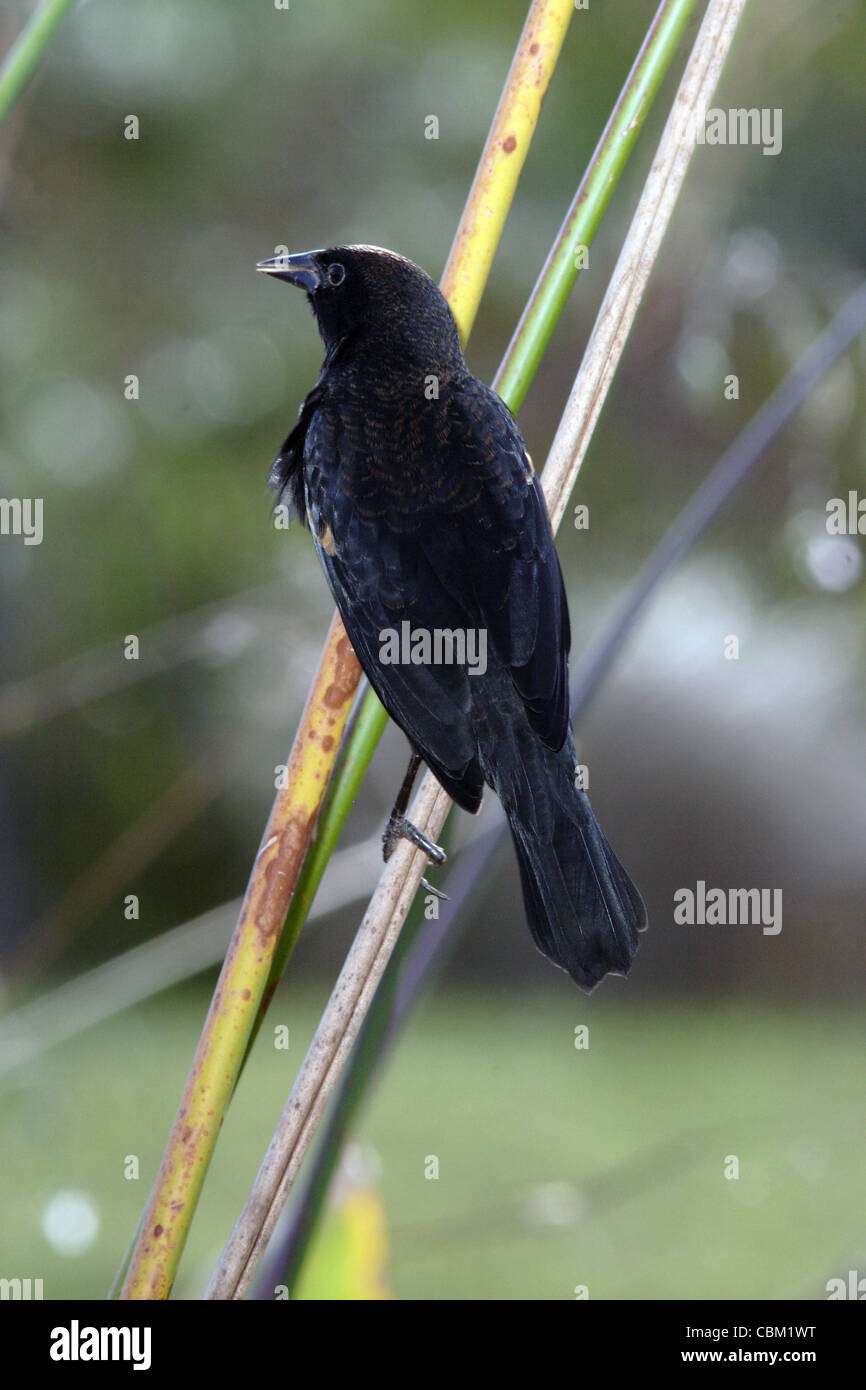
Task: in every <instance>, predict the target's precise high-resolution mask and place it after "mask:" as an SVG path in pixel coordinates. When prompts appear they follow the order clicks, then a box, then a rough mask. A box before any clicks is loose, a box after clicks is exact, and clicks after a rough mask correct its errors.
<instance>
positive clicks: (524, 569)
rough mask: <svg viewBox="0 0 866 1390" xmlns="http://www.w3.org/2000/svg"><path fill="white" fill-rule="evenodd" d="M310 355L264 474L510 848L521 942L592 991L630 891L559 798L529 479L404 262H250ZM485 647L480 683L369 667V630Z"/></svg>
mask: <svg viewBox="0 0 866 1390" xmlns="http://www.w3.org/2000/svg"><path fill="white" fill-rule="evenodd" d="M260 269H262V270H265V271H267V272H268V273H270V274H273V275H277V276H278V277H279V278H282V279H285V280H287V281H289V282H290V283H292V284H296V285H299V286H300V287H301V288H303V289H305V290H306V292H307V295H308V298H309V301H310V304H311V305H312V308H313V311H314V313H315V316H316V319H317V322H318V325H319V330H320V332H321V335H322V339H323V341H324V344H325V348H326V357H325V362H324V365H323V367H322V371H321V374H320V376H319V380H318V381H317V383H316V385H315V387H314V388H313V390H312V391H311V392H310V394H309V395H308V396H307V398H306V400H305V401H304V403H303V405H302V407H301V411H300V416H299V418H298V422H297V424H296V425H295V427H294V429H293V430H292V432H291V433H290V434H289V436H288V438H287V439H286V441H285V443H284V444H283V446H282V448H281V449H280V451H279V454H278V455H277V458H276V460H275V462H274V464H273V467H272V470H271V476H270V480H271V483H272V485H273V486H274V488H275V489H276V491H277V494H278V500H279V501H282V502H286V501H288V502H290V503H291V505H292V506H293V508H294V510H295V511H296V512H297V515H298V517H299V518H300V520H301V521H302V522H303V523H304V524H305V525H307V526H308V527H309V529H310V531H311V533H312V536H313V540H314V542H315V545H316V549H317V551H318V554H319V558H320V560H321V563H322V566H323V568H324V570H325V574H326V576H327V579H328V583H329V585H330V587H331V591H332V593H333V595H334V599H335V600H336V603H337V607H338V608H339V610H340V614H341V616H342V618H343V622H344V623H345V626H346V630H347V632H348V634H349V637H350V639H351V642H352V645H353V647H354V648H355V651H356V652H357V655H358V658H359V660H360V662H361V665H362V667H363V668H364V671H365V672H366V674H367V677H368V679H369V681H370V683H371V685H372V686H373V688H374V689H375V690H376V692H377V694H378V695H379V698H380V699H381V701H382V703H383V704H384V706H385V708H386V709H387V710H388V712H389V714H390V715H391V717H392V718H393V719H394V720H395V721H396V723H397V724H399V726H400V727H401V728H402V729H403V731H404V733H405V734H406V736H407V737H408V739H409V742H410V744H411V745H412V747H413V749H414V750H415V751H416V752H417V753H418V754H420V756H421V757H422V758H423V759H424V761H425V762H426V763H427V765H428V766H429V767H430V768H431V770H432V771H433V772H434V773H435V775H436V777H437V778H438V780H439V781H440V782H441V783H442V785H443V787H445V789H446V790H447V791H448V792H449V794H450V795H451V796H452V797H453V798H454V800H455V801H456V802H457V803H458V805H460V806H462V807H464V808H465V809H466V810H468V811H475V810H477V809H478V806H479V805H480V802H481V795H482V791H483V787H484V784H485V783H487V784H488V785H490V786H491V787H492V788H493V789H494V791H495V792H496V793H497V795H498V796H499V798H500V800H501V802H502V804H503V807H504V809H505V812H506V814H507V817H508V821H509V824H510V827H511V831H512V836H513V839H514V844H515V849H516V851H517V858H518V863H519V866H520V875H521V881H522V885H523V894H524V900H525V905H526V912H527V917H528V919H529V925H530V928H531V930H532V934H533V936H534V938H535V941H536V944H537V945H538V947H539V949H540V950H541V951H543V952H544V954H545V955H546V956H548V957H550V959H551V960H553V961H554V962H555V963H556V964H557V965H559V966H562V967H563V968H564V969H566V970H568V971H569V973H570V974H571V975H572V977H573V978H574V979H575V980H576V981H577V982H578V984H580V985H582V986H583V987H584V988H587V989H591V988H592V987H593V986H594V985H595V984H596V983H597V982H598V981H599V980H600V979H601V978H602V976H603V975H605V974H606V973H608V972H621V973H625V972H627V971H628V968H629V965H630V963H631V960H632V957H633V955H634V952H635V950H636V949H637V940H638V938H637V933H638V932H639V931H640V930H641V929H642V928H643V927H644V926H645V925H646V917H645V910H644V906H643V902H642V901H641V898H640V895H639V894H638V892H637V890H636V889H635V887H634V885H633V884H632V883H631V880H630V879H629V877H628V875H627V874H626V873H625V871H624V870H623V868H622V867H621V865H620V864H619V862H618V860H617V859H616V856H615V855H614V853H613V851H612V850H611V848H610V846H609V845H608V843H607V840H606V839H605V837H604V835H603V834H602V831H601V829H600V827H599V825H598V823H597V821H596V819H595V816H594V815H593V812H592V808H591V806H590V804H589V799H588V797H587V796H586V794H585V793H584V792H583V791H581V790H579V789H577V788H576V786H575V772H576V756H575V749H574V742H573V739H572V735H571V729H570V724H569V699H568V651H569V645H570V631H569V621H568V608H567V603H566V597H565V590H564V587H563V582H562V574H561V571H560V567H559V561H558V558H557V554H556V549H555V546H554V541H553V534H552V531H551V527H550V522H549V519H548V515H547V510H546V507H545V504H544V498H543V495H542V492H541V487H540V485H539V482H538V479H537V477H536V475H535V473H534V471H533V468H532V464H531V461H530V459H529V455H528V453H527V451H526V447H525V445H524V443H523V440H522V438H521V435H520V431H519V430H518V428H517V425H516V423H515V421H514V419H513V417H512V415H511V413H510V412H509V410H508V409H507V407H506V406H505V404H504V403H503V401H502V400H500V398H499V397H498V396H497V395H496V393H495V392H494V391H492V390H491V389H490V388H489V387H488V386H486V385H484V383H483V382H481V381H479V380H477V378H475V377H474V376H472V374H471V373H470V372H469V370H468V368H467V366H466V363H465V361H464V359H463V353H462V351H461V348H460V342H459V338H458V334H457V328H456V325H455V322H454V318H453V316H452V314H451V311H450V309H449V307H448V305H447V303H446V301H445V299H444V297H443V296H442V294H441V292H440V291H439V289H438V287H437V286H436V285H435V284H434V282H433V281H432V280H431V279H430V278H429V276H427V275H426V274H425V273H424V272H423V271H422V270H420V269H419V268H418V267H417V266H415V265H413V264H412V262H410V261H408V260H405V259H404V258H403V257H401V256H396V255H394V254H392V253H391V252H388V251H383V250H380V249H379V248H376V247H365V246H350V247H333V248H331V249H329V250H325V251H315V252H309V253H304V254H303V255H299V256H291V257H283V258H278V259H276V260H274V261H267V262H263V263H262V264H261V266H260ZM407 621H408V623H409V624H410V628H411V630H412V631H416V630H419V631H426V632H433V631H435V630H447V631H456V630H460V631H463V632H467V631H468V632H473V633H476V634H479V633H481V632H483V633H484V634H485V637H484V640H485V641H486V669H484V670H483V672H482V671H481V669H480V663H477V664H478V665H479V669H478V670H477V671H476V672H475V673H474V674H473V673H472V667H471V664H467V663H464V664H448V663H447V662H444V663H441V664H433V663H424V662H421V663H416V662H406V663H399V662H397V663H395V662H388V661H384V660H383V659H382V653H383V633H385V632H386V631H389V630H401V624H403V623H405V622H407Z"/></svg>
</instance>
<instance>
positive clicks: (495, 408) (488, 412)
mask: <svg viewBox="0 0 866 1390" xmlns="http://www.w3.org/2000/svg"><path fill="white" fill-rule="evenodd" d="M451 409H452V418H453V420H454V424H453V427H452V433H453V435H454V437H455V447H456V448H457V450H458V452H459V458H460V462H461V467H463V468H465V469H466V478H467V491H466V495H465V497H460V498H459V499H457V505H453V504H452V508H451V512H450V515H451V519H452V525H451V526H450V527H449V528H448V530H447V531H446V530H445V528H437V529H435V530H434V529H433V528H427V529H426V530H425V531H424V532H422V534H421V544H422V545H423V546H424V547H425V549H427V551H428V553H429V555H430V558H431V560H432V561H433V562H434V563H437V561H438V563H437V569H438V572H439V573H440V574H441V575H442V576H443V579H444V582H448V579H447V577H448V576H449V575H460V576H466V575H468V576H470V577H471V583H472V590H473V592H472V601H471V603H470V607H471V608H472V609H473V611H476V612H477V613H478V614H480V615H481V616H480V621H482V622H483V623H484V625H485V626H486V627H487V631H488V642H489V643H491V644H492V645H493V646H494V647H495V649H496V651H497V653H498V655H499V657H500V659H501V660H502V662H503V664H504V665H505V666H506V667H507V668H508V670H509V671H510V673H511V677H512V679H513V681H514V685H515V686H516V688H517V690H518V692H519V694H520V697H521V699H522V700H523V703H524V705H525V707H526V711H527V715H528V717H529V721H530V723H531V724H532V726H533V728H534V729H535V730H536V732H537V733H538V734H539V736H540V738H541V739H542V740H543V741H544V743H545V744H547V745H548V746H549V747H550V748H553V749H559V748H561V747H562V745H563V743H564V742H565V738H566V734H567V732H568V725H569V696H568V651H569V647H570V644H571V633H570V628H569V621H568V604H567V601H566V597H565V587H564V585H563V580H562V571H561V569H560V565H559V558H558V556H557V553H556V547H555V545H554V540H553V532H552V530H551V526H550V521H549V518H548V514H547V506H546V504H545V501H544V494H543V493H542V490H541V485H540V483H539V481H538V478H537V476H536V474H535V472H534V470H533V467H532V463H531V460H530V459H529V455H528V454H527V452H526V446H525V445H524V443H523V439H522V438H521V435H520V431H519V430H518V428H517V425H516V423H515V421H514V419H513V417H512V415H511V413H510V411H509V410H508V408H507V406H506V405H505V404H504V402H503V401H501V400H500V398H499V397H498V396H497V395H496V393H495V392H494V391H492V390H491V389H490V388H489V387H487V386H484V385H483V384H482V383H481V382H479V381H476V380H475V379H474V378H470V379H469V383H468V385H467V386H465V387H464V389H463V391H462V393H461V394H459V395H458V396H457V397H456V398H455V400H454V401H453V403H452V407H451ZM445 546H448V547H449V548H450V550H451V555H450V557H446V556H445V555H444V554H443V548H444V547H445ZM463 582H465V580H464V581H463Z"/></svg>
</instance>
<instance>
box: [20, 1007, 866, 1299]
mask: <svg viewBox="0 0 866 1390" xmlns="http://www.w3.org/2000/svg"><path fill="white" fill-rule="evenodd" d="M627 991H628V987H626V986H622V985H621V986H620V988H619V990H618V991H617V994H618V996H619V997H618V998H617V999H616V1001H615V1002H614V1003H613V1004H611V1000H610V996H609V995H608V996H607V997H602V996H601V995H598V996H596V997H594V998H592V999H586V998H584V997H582V996H581V997H577V996H576V995H574V994H571V995H565V994H563V995H561V996H559V997H558V998H555V999H551V997H550V995H549V993H547V992H545V993H542V994H539V993H538V992H537V991H533V990H530V991H526V992H524V993H523V994H522V995H520V996H518V995H510V996H509V995H505V994H503V993H501V992H500V993H494V994H489V993H488V994H487V995H486V996H480V995H478V994H477V993H475V992H473V993H463V992H460V991H456V990H455V991H452V992H451V994H450V995H449V997H448V998H447V999H446V1000H431V1001H430V1002H429V1003H428V1004H426V1005H425V1006H424V1008H423V1009H422V1010H421V1011H420V1013H419V1015H418V1016H416V1018H415V1020H414V1022H413V1024H412V1026H411V1027H410V1028H409V1030H408V1032H407V1034H406V1036H405V1037H404V1038H403V1040H402V1042H401V1046H400V1048H399V1049H398V1050H397V1052H396V1053H395V1054H394V1057H393V1060H392V1063H391V1066H390V1067H389V1069H388V1071H387V1073H386V1074H385V1076H384V1077H383V1080H382V1084H381V1087H380V1089H379V1090H378V1092H377V1094H376V1095H375V1097H374V1099H373V1104H372V1106H371V1108H370V1111H369V1113H368V1114H367V1116H366V1117H365V1119H364V1121H363V1123H362V1125H361V1131H360V1137H361V1138H362V1139H363V1142H364V1146H365V1158H364V1165H363V1166H362V1167H361V1168H360V1170H359V1169H358V1165H357V1161H355V1162H354V1164H353V1165H350V1168H349V1173H348V1176H347V1180H346V1181H345V1182H344V1184H343V1186H342V1192H341V1194H340V1195H339V1196H338V1199H337V1205H336V1208H335V1209H334V1208H332V1212H331V1215H330V1219H329V1221H328V1222H327V1223H326V1224H325V1226H324V1227H323V1230H322V1232H321V1235H320V1242H319V1245H318V1247H317V1248H315V1249H314V1251H313V1252H312V1253H311V1258H310V1263H309V1265H308V1267H307V1271H306V1273H305V1276H304V1281H303V1282H302V1283H301V1284H300V1286H299V1287H298V1288H297V1289H296V1290H294V1291H293V1293H294V1294H296V1295H297V1296H299V1297H322V1296H328V1297H334V1296H337V1294H336V1292H335V1290H336V1287H337V1286H336V1285H335V1283H334V1280H335V1279H338V1280H341V1281H342V1280H343V1279H347V1280H349V1281H350V1282H351V1284H352V1290H353V1291H352V1292H351V1294H350V1290H349V1288H348V1287H347V1285H346V1284H342V1292H343V1294H344V1295H348V1296H351V1297H358V1296H366V1297H370V1296H374V1295H375V1296H381V1294H382V1292H383V1288H384V1290H387V1291H388V1292H390V1293H392V1294H393V1295H395V1296H396V1297H398V1298H432V1299H439V1298H466V1299H498V1298H506V1299H512V1298H518V1299H520V1298H539V1299H566V1300H567V1299H573V1298H574V1289H575V1287H576V1286H577V1285H578V1284H586V1285H588V1286H589V1294H590V1298H592V1299H597V1298H643V1297H652V1298H661V1299H665V1298H674V1299H677V1298H690V1297H698V1298H705V1297H718V1298H733V1297H740V1298H788V1297H794V1298H797V1297H800V1298H820V1297H824V1296H825V1294H824V1285H825V1283H826V1280H827V1279H828V1278H830V1277H831V1276H834V1275H842V1276H844V1275H845V1274H846V1272H847V1270H848V1269H849V1268H850V1267H854V1266H856V1264H857V1259H858V1254H859V1255H860V1256H862V1248H863V1240H862V1228H860V1227H859V1226H858V1224H857V1218H856V1217H855V1213H856V1212H857V1211H858V1210H859V1206H860V1205H861V1202H862V1194H863V1174H862V1162H861V1158H860V1155H861V1154H862V1150H863V1145H864V1143H866V1119H864V1115H863V1111H862V1107H852V1105H851V1096H850V1073H849V1070H848V1067H847V1059H850V1058H858V1057H859V1056H861V1055H862V1051H863V1047H864V1045H866V1035H864V1023H863V1018H862V1015H861V1014H859V1013H857V1012H855V1011H853V1010H852V1011H848V1012H844V1011H841V1010H838V1009H837V1010H830V1009H827V1008H825V1009H817V1008H813V1007H812V1008H800V1009H794V1008H788V1009H782V1008H771V1007H768V1006H767V1005H765V1004H761V1003H760V1002H759V1001H756V1000H748V999H746V1000H742V1001H740V1002H737V1003H727V1004H720V1005H719V1006H718V1007H716V1008H714V1009H706V1008H701V1009H698V1008H693V1007H687V1006H679V1007H670V1006H659V1005H654V1006H653V1007H652V1008H649V1009H647V1008H643V1007H640V1006H638V1007H635V1006H634V1002H633V1000H632V999H631V998H628V999H627V998H626V994H627ZM320 996H321V997H320ZM321 1002H323V989H322V986H321V985H318V984H317V985H316V987H315V988H314V989H312V990H311V989H310V988H309V987H308V988H307V989H297V988H295V989H293V990H290V991H288V992H282V991H281V992H280V994H278V996H277V998H276V1000H275V1002H274V1005H273V1010H272V1015H271V1018H270V1020H269V1022H272V1023H273V1025H274V1026H275V1027H276V1026H277V1025H279V1024H284V1023H288V1024H289V1025H290V1047H289V1050H288V1051H281V1050H279V1049H277V1048H275V1047H274V1046H273V1045H272V1039H270V1040H269V1039H268V1036H267V1030H266V1032H265V1034H263V1036H262V1038H261V1039H260V1042H259V1045H258V1048H257V1052H256V1055H255V1057H254V1058H253V1063H252V1065H251V1067H250V1068H249V1069H248V1072H247V1074H246V1076H245V1078H244V1085H243V1087H242V1088H241V1089H240V1090H239V1092H238V1094H237V1096H236V1098H235V1101H234V1103H233V1105H232V1109H231V1112H230V1114H229V1116H228V1119H227V1120H226V1124H225V1130H224V1133H223V1136H222V1138H221V1140H220V1145H219V1147H218V1149H217V1153H216V1156H215V1159H214V1163H213V1167H212V1172H211V1175H210V1178H209V1181H208V1184H207V1186H206V1188H205V1192H204V1196H203V1198H202V1203H201V1207H200V1210H199V1213H198V1215H197V1217H196V1220H195V1222H194V1223H193V1228H192V1232H191V1235H190V1242H189V1247H188V1250H187V1254H186V1256H185V1259H184V1264H183V1266H182V1268H181V1275H180V1279H179V1282H178V1285H177V1288H176V1292H175V1296H176V1297H179V1298H196V1297H199V1296H200V1295H201V1291H202V1289H203V1288H204V1285H205V1284H206V1282H207V1279H208V1277H209V1275H210V1272H211V1269H212V1267H213V1263H214V1262H215V1260H216V1257H217V1256H218V1254H219V1251H220V1248H221V1246H222V1243H223V1241H224V1239H225V1238H226V1236H227V1235H228V1233H229V1230H230V1229H231V1226H232V1224H233V1222H234V1219H235V1216H236V1214H237V1210H238V1207H239V1205H240V1203H241V1202H242V1201H243V1199H244V1197H245V1196H246V1192H247V1188H248V1185H249V1182H250V1179H251V1177H252V1175H253V1173H254V1171H255V1169H256V1168H257V1166H258V1163H259V1160H260V1158H261V1154H262V1152H263V1150H264V1147H265V1145H266V1143H267V1140H268V1138H269V1136H270V1132H271V1129H272V1127H273V1124H274V1122H275V1120H276V1117H277V1115H278V1113H279V1111H280V1109H281V1108H282V1105H283V1101H284V1098H285V1093H286V1090H287V1087H288V1084H289V1081H290V1078H291V1075H292V1074H293V1072H294V1070H295V1068H296V1066H297V1064H298V1062H299V1060H300V1058H301V1056H302V1055H303V1052H304V1049H305V1048H306V1046H307V1043H308V1042H309V1039H310V1037H311V1036H312V1032H313V1028H314V1026H315V1021H316V1016H317V1006H320V1005H321ZM205 1006H206V995H205V994H203V993H202V992H200V991H195V990H187V991H183V992H181V993H180V994H177V993H175V994H173V995H172V996H171V997H170V998H169V1000H168V1001H167V1002H166V1003H165V1004H163V1005H162V1006H160V1007H157V1006H148V1007H147V1008H142V1009H137V1010H134V1011H132V1012H130V1013H129V1014H128V1015H127V1016H126V1017H125V1018H124V1019H122V1020H120V1021H118V1022H116V1023H114V1024H112V1025H111V1026H110V1027H104V1028H100V1029H98V1030H95V1031H93V1032H91V1033H89V1034H86V1035H84V1036H83V1037H82V1038H80V1039H78V1040H77V1041H75V1042H73V1043H72V1044H67V1045H66V1046H65V1047H64V1048H63V1049H62V1050H61V1049H58V1050H56V1051H55V1052H54V1053H52V1054H50V1055H48V1056H47V1057H46V1058H44V1059H43V1061H42V1062H40V1063H39V1065H38V1066H34V1067H32V1068H30V1069H29V1070H28V1071H27V1072H26V1073H21V1074H19V1077H18V1084H17V1086H16V1087H15V1088H14V1089H9V1088H8V1087H7V1089H6V1090H5V1092H4V1093H3V1094H2V1096H0V1123H2V1126H3V1132H4V1134H5V1135H6V1140H5V1143H4V1182H3V1188H2V1196H0V1230H2V1232H3V1237H2V1247H3V1249H2V1256H3V1269H4V1271H5V1272H6V1273H7V1274H10V1275H11V1274H16V1275H18V1276H19V1277H31V1278H42V1279H44V1281H45V1285H44V1291H45V1296H46V1298H55V1297H77V1298H82V1297H85V1298H87V1297H89V1298H100V1297H102V1296H103V1294H104V1292H105V1289H106V1288H107V1287H108V1285H109V1283H110V1282H111V1279H112V1277H113V1275H114V1270H115V1267H116V1263H117V1259H118V1253H119V1251H120V1250H122V1249H123V1248H124V1246H125V1243H126V1241H127V1239H128V1237H129V1232H130V1230H131V1229H132V1228H133V1226H134V1225H135V1221H136V1220H137V1217H138V1214H139V1212H140V1209H141V1207H142V1204H143V1201H144V1196H145V1189H146V1187H147V1186H148V1184H149V1182H150V1179H151V1176H152V1174H153V1173H154V1171H155V1169H156V1166H157V1164H158V1162H159V1158H160V1154H161V1150H162V1144H163V1140H164V1134H165V1129H166V1126H167V1125H168V1123H169V1120H170V1118H171V1112H172V1110H173V1108H174V1102H175V1096H176V1092H177V1091H178V1089H179V1087H180V1085H181V1082H182V1079H183V1072H184V1068H185V1065H186V1058H187V1057H188V1055H189V1053H190V1050H191V1048H192V1046H193V1043H194V1040H195V1037H196V1034H197V1032H198V1029H199V1025H200V1021H201V1015H202V1012H203V1010H204V1008H205ZM542 1018H543V1020H544V1026H543V1027H542V1026H540V1023H539V1020H540V1019H542ZM580 1025H587V1026H588V1047H586V1048H583V1049H580V1050H579V1049H577V1048H576V1047H575V1029H576V1028H577V1027H578V1026H580ZM70 1073H71V1074H73V1075H74V1076H75V1078H76V1082H75V1090H74V1093H73V1092H72V1091H70V1089H69V1087H68V1086H67V1084H66V1079H67V1077H68V1076H69V1075H70ZM131 1075H134V1077H135V1086H134V1087H133V1086H131V1085H130V1077H131ZM107 1116H110V1124H107V1119H106V1117H107ZM59 1135H62V1153H63V1163H62V1169H61V1168H59V1167H58V1136H59ZM371 1149H372V1151H373V1153H374V1154H376V1155H378V1174H377V1171H376V1165H375V1164H371V1158H370V1150H371ZM130 1155H134V1156H136V1157H137V1160H138V1163H139V1176H138V1178H137V1180H136V1179H134V1178H129V1177H127V1176H126V1172H128V1171H129V1167H128V1165H129V1156H130ZM729 1156H735V1157H736V1158H738V1160H739V1177H738V1178H736V1179H733V1178H726V1177H725V1165H726V1163H728V1166H729V1168H730V1164H729ZM431 1157H435V1158H437V1159H438V1164H439V1167H438V1173H439V1176H438V1178H435V1179H432V1178H429V1179H428V1178H427V1177H425V1172H428V1171H431V1167H430V1158H431ZM377 1189H380V1190H381V1192H382V1193H383V1194H384V1207H385V1210H384V1215H383V1214H382V1211H381V1205H380V1204H381V1198H379V1197H377V1195H376V1193H377ZM64 1193H65V1194H66V1198H65V1201H63V1200H61V1199H62V1197H63V1194H64ZM73 1194H78V1205H77V1206H75V1205H74V1204H73V1203H72V1201H71V1198H72V1196H73ZM347 1200H348V1205H346V1202H347ZM82 1211H89V1213H90V1220H89V1222H88V1221H87V1220H83V1219H82V1214H81V1213H82ZM383 1222H387V1232H386V1231H385V1230H384V1229H383ZM81 1242H83V1248H79V1244H80V1243H81ZM58 1247H60V1248H58ZM344 1255H348V1257H349V1258H348V1263H345V1264H344V1263H343V1262H342V1256H344ZM861 1263H862V1261H861ZM383 1281H384V1283H383ZM362 1289H363V1290H364V1292H363V1294H362V1293H361V1290H362Z"/></svg>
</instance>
